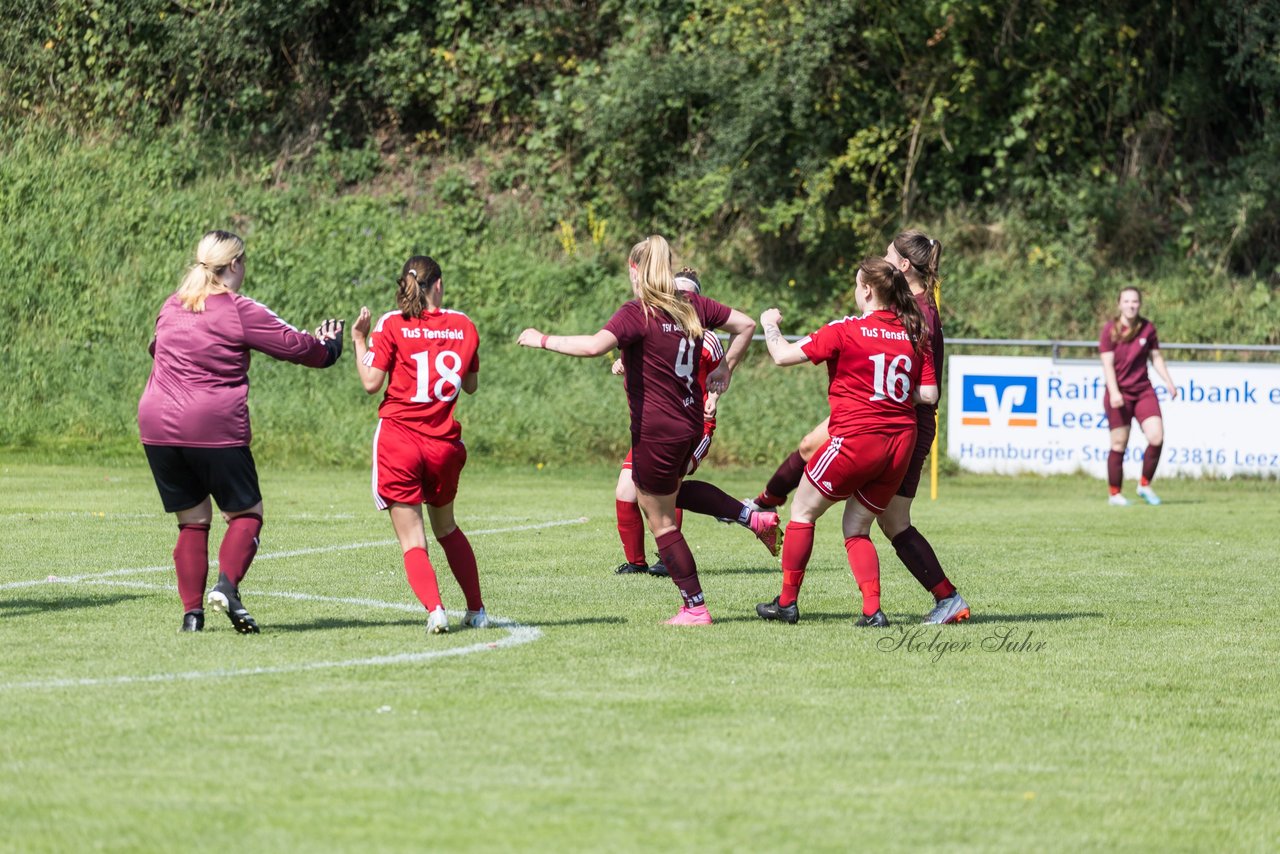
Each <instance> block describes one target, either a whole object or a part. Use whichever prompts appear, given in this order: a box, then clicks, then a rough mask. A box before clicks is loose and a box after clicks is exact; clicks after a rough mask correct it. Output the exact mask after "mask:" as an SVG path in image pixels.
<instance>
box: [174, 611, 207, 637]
mask: <svg viewBox="0 0 1280 854" xmlns="http://www.w3.org/2000/svg"><path fill="white" fill-rule="evenodd" d="M178 631H179V632H203V631H204V611H203V610H202V609H200V608H196V609H195V610H194V611H188V612H187V613H185V614H183V615H182V628H180V629H178Z"/></svg>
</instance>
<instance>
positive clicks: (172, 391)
mask: <svg viewBox="0 0 1280 854" xmlns="http://www.w3.org/2000/svg"><path fill="white" fill-rule="evenodd" d="M244 274H245V260H244V241H242V240H241V239H240V238H239V237H237V236H236V235H234V234H232V233H231V232H229V231H210V232H208V233H207V234H205V235H204V237H202V238H201V239H200V244H199V245H198V246H197V247H196V263H195V264H194V265H193V266H192V267H191V269H190V270H188V271H187V274H186V276H185V277H184V278H183V280H182V284H181V285H180V286H179V287H178V290H177V292H176V293H174V294H173V295H171V296H170V297H169V298H168V299H167V300H165V303H164V306H163V307H162V308H161V309H160V315H159V317H157V318H156V327H155V338H153V339H152V341H151V346H150V351H151V356H152V358H153V359H154V362H153V363H152V366H151V376H150V377H149V378H148V379H147V387H146V390H145V391H143V393H142V399H141V400H139V401H138V434H139V438H141V440H142V445H143V449H144V450H145V451H146V454H147V463H148V464H149V465H150V466H151V474H152V476H153V477H154V478H155V482H156V488H157V489H158V490H159V492H160V500H161V502H162V503H163V504H164V510H165V512H166V513H173V514H175V515H176V516H177V518H178V542H177V545H176V546H174V549H173V564H174V569H175V570H176V572H177V576H178V595H179V597H180V598H181V599H182V608H183V615H182V631H184V632H198V631H202V630H203V629H204V608H202V607H201V604H202V600H203V598H204V587H205V583H206V582H207V581H208V578H209V525H210V524H211V523H212V521H213V503H212V502H217V504H218V509H219V510H221V511H222V518H223V519H225V520H226V522H227V533H226V535H225V536H224V537H223V538H222V546H221V547H220V548H219V550H218V582H217V584H215V585H214V587H213V589H212V590H210V591H209V599H208V601H209V607H211V608H212V609H213V610H215V611H225V612H226V613H227V616H229V617H230V618H231V624H232V625H233V626H234V627H235V629H236V631H238V632H240V633H242V634H255V633H257V631H258V624H257V622H256V621H255V620H254V619H253V617H252V616H250V614H249V612H248V611H247V610H246V609H245V607H244V603H243V602H241V601H240V582H241V581H242V580H243V579H244V576H245V573H247V572H248V571H249V564H250V563H252V562H253V557H254V555H256V554H257V552H258V536H259V534H260V533H261V531H262V491H261V489H259V487H258V470H257V467H256V466H255V465H254V461H253V454H252V453H251V452H250V450H249V442H250V439H251V438H252V433H251V431H250V429H249V405H248V402H249V356H250V353H251V352H252V351H254V350H257V351H258V352H260V353H266V354H267V355H268V356H271V357H272V358H275V359H283V360H286V361H289V362H295V363H297V364H300V365H306V366H308V367H311V368H327V367H328V366H329V365H332V364H333V363H334V362H336V361H337V359H338V356H339V355H341V353H342V323H341V322H340V321H337V320H326V321H325V322H324V323H322V324H321V325H320V328H319V329H317V330H316V334H315V335H314V336H313V335H310V334H308V333H306V332H300V331H298V330H297V329H295V328H293V327H292V326H290V325H289V324H287V323H285V322H284V321H283V320H281V319H280V318H279V317H278V316H276V314H275V312H273V311H271V309H269V308H267V307H266V306H264V305H262V304H261V303H259V302H255V301H254V300H251V299H249V298H248V297H246V296H242V295H241V294H240V287H241V285H242V284H243V283H244ZM210 496H212V501H211V500H210Z"/></svg>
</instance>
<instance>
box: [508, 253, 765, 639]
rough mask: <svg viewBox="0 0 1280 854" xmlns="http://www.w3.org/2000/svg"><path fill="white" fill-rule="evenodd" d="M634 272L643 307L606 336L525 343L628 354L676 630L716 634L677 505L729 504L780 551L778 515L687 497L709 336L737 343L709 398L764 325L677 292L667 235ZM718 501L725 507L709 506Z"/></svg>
mask: <svg viewBox="0 0 1280 854" xmlns="http://www.w3.org/2000/svg"><path fill="white" fill-rule="evenodd" d="M628 262H629V263H628V266H629V268H630V275H631V289H632V292H633V293H634V294H635V296H636V299H634V300H631V301H630V302H627V303H625V304H623V306H622V307H621V308H619V309H618V311H617V312H616V313H615V314H614V315H613V317H612V318H610V320H609V322H608V323H606V324H605V326H604V328H603V329H601V330H600V331H599V332H597V333H595V334H594V335H544V334H543V333H541V332H539V331H538V330H537V329H526V330H524V331H523V332H521V333H520V338H519V341H518V343H519V344H521V345H522V346H525V347H535V348H542V349H546V350H553V351H555V352H558V353H564V354H566V355H570V356H587V357H590V356H601V355H604V354H605V353H608V352H609V351H610V350H612V349H613V348H615V347H618V348H620V349H621V350H622V359H623V363H624V364H625V366H626V371H625V373H626V387H627V403H628V405H629V408H630V410H631V459H632V479H633V480H634V482H635V485H636V493H637V497H638V498H639V503H640V508H641V509H642V510H643V511H644V515H645V517H646V518H647V520H648V522H649V530H650V532H651V533H652V534H653V537H654V539H655V540H656V541H657V544H658V555H659V557H660V558H661V559H662V562H663V563H664V564H665V565H666V567H667V571H668V572H669V573H670V574H671V580H672V581H673V582H675V585H676V588H677V589H678V590H679V591H680V596H681V599H682V600H683V604H682V605H681V607H680V611H679V613H677V614H676V615H675V616H674V617H672V618H671V619H670V620H667V623H668V624H670V625H678V626H702V625H709V624H710V623H711V615H710V614H709V613H708V611H707V606H706V602H705V601H704V596H703V592H702V586H701V584H700V582H699V580H698V567H697V563H696V562H695V561H694V559H693V552H691V551H690V550H689V546H688V544H687V543H686V542H685V540H684V536H683V535H682V534H681V532H680V528H679V526H678V525H677V524H676V504H677V497H679V499H680V502H681V506H682V507H684V509H688V510H693V511H694V512H698V513H706V512H708V510H707V507H706V505H708V504H714V503H715V500H719V501H721V502H728V503H729V504H731V505H732V506H733V508H734V515H735V517H737V518H739V521H741V522H742V523H743V524H744V525H747V526H749V527H750V528H751V529H752V531H753V532H755V533H756V535H757V536H758V537H760V538H761V540H762V541H763V542H764V543H765V545H766V546H770V545H771V543H772V544H773V548H776V541H777V520H778V517H777V514H775V513H769V514H760V513H749V512H747V511H746V510H745V508H743V507H742V505H741V503H740V502H737V501H735V500H734V499H732V498H730V497H729V496H727V495H725V494H724V493H723V492H721V491H720V490H718V489H716V488H715V487H714V486H712V485H711V484H708V483H700V482H697V481H689V482H686V483H684V484H683V487H684V488H682V481H684V477H685V473H686V472H687V471H688V470H689V462H690V460H691V459H692V458H693V454H694V451H695V450H696V449H697V447H698V445H699V444H700V443H701V442H702V437H703V418H702V405H703V404H702V398H703V395H702V388H701V386H700V385H699V383H698V363H699V361H700V359H701V357H702V340H703V333H704V332H705V331H706V330H707V329H717V328H721V329H725V330H728V332H729V333H730V336H731V337H730V340H729V346H728V348H726V350H725V356H724V361H722V362H721V363H720V367H718V368H716V369H715V370H714V371H712V372H711V373H710V375H708V377H707V388H708V389H709V390H710V391H712V392H715V393H716V394H723V393H724V391H725V389H727V388H728V387H729V380H730V378H731V376H732V374H733V369H734V368H735V367H737V365H738V363H739V362H740V361H742V357H743V355H744V354H745V352H746V349H747V345H748V344H749V343H750V342H751V333H752V332H753V331H755V326H756V325H755V321H753V320H752V319H751V318H750V317H747V316H746V315H745V314H743V313H742V312H740V311H737V310H736V309H732V308H729V307H728V306H726V305H722V304H720V303H718V302H715V301H714V300H710V299H707V298H706V297H704V296H701V295H699V294H690V293H680V292H678V291H677V290H676V287H675V277H674V275H673V274H672V266H673V265H672V257H671V248H670V247H669V246H668V245H667V241H666V240H665V239H663V238H662V237H660V236H658V235H652V236H650V237H648V238H646V239H644V240H642V241H641V242H639V243H637V244H636V245H635V246H634V247H633V248H632V249H631V255H630V257H629V259H628ZM690 486H693V487H695V489H693V490H691V491H690V495H691V496H692V499H691V500H690V501H689V502H688V503H686V502H685V500H684V499H685V489H687V488H688V487H690ZM717 493H718V498H717V499H714V500H709V499H708V496H712V495H715V494H717ZM691 505H697V506H691ZM739 510H741V511H742V515H741V516H739V514H738V511H739ZM744 520H745V521H744Z"/></svg>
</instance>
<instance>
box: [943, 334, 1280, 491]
mask: <svg viewBox="0 0 1280 854" xmlns="http://www.w3.org/2000/svg"><path fill="white" fill-rule="evenodd" d="M1166 358H1168V357H1167V356H1166ZM947 365H948V376H947V384H948V393H947V454H948V456H950V457H951V458H952V459H954V460H956V461H957V462H958V463H959V464H960V467H961V468H963V469H965V470H967V471H975V472H995V473H999V474H1017V473H1022V472H1035V473H1039V474H1066V473H1070V472H1077V471H1084V472H1087V473H1089V474H1091V475H1094V476H1096V477H1100V478H1105V477H1106V476H1107V454H1108V453H1109V452H1110V449H1111V445H1110V431H1109V428H1108V425H1107V416H1106V413H1105V410H1104V405H1103V402H1104V400H1105V399H1106V393H1107V386H1106V383H1105V382H1104V381H1103V379H1102V364H1101V362H1100V361H1098V360H1096V359H1092V360H1069V361H1062V360H1054V359H1051V358H1048V357H1042V358H1037V357H1023V356H950V357H948V362H947ZM1148 367H1150V366H1148ZM1169 372H1170V373H1171V374H1172V375H1173V380H1174V382H1175V383H1176V384H1177V386H1178V397H1177V399H1176V400H1170V399H1169V390H1168V389H1167V388H1165V387H1164V383H1163V381H1162V380H1161V379H1160V378H1159V376H1158V375H1156V373H1155V371H1151V383H1152V385H1154V386H1155V389H1156V395H1157V397H1158V398H1159V400H1160V409H1161V412H1162V414H1163V416H1164V428H1165V439H1164V452H1163V453H1162V455H1161V457H1160V469H1159V473H1160V475H1161V476H1162V477H1167V476H1169V475H1183V476H1188V477H1201V476H1206V475H1209V476H1221V477H1231V476H1232V475H1239V474H1249V475H1262V476H1266V477H1280V365H1250V364H1241V363H1227V362H1213V363H1204V362H1183V363H1176V362H1171V363H1169ZM1146 445H1147V442H1146V439H1145V438H1144V437H1143V435H1142V430H1141V428H1140V427H1139V426H1138V424H1137V423H1136V422H1135V423H1134V424H1133V426H1132V429H1131V430H1130V433H1129V447H1128V448H1127V449H1126V451H1125V462H1124V476H1125V478H1126V479H1135V478H1137V477H1138V476H1139V475H1140V474H1141V467H1142V452H1143V450H1144V449H1145V448H1146Z"/></svg>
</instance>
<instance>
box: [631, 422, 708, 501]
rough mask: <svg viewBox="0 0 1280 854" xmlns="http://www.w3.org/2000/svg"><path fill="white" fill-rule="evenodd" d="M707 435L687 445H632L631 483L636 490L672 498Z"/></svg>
mask: <svg viewBox="0 0 1280 854" xmlns="http://www.w3.org/2000/svg"><path fill="white" fill-rule="evenodd" d="M705 438H706V437H705V436H694V437H693V438H692V439H689V440H688V441H686V442H651V441H648V440H644V441H640V442H636V441H634V440H633V441H632V445H631V454H630V457H631V480H632V482H633V483H635V485H636V488H638V489H641V490H643V491H645V492H648V493H650V494H652V495H671V494H673V493H675V492H677V491H678V490H679V489H680V480H681V479H682V478H683V477H684V476H685V473H686V472H687V471H689V465H690V463H691V462H692V460H693V454H694V452H695V451H697V450H698V446H699V445H700V444H702V442H703V440H704V439H705Z"/></svg>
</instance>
